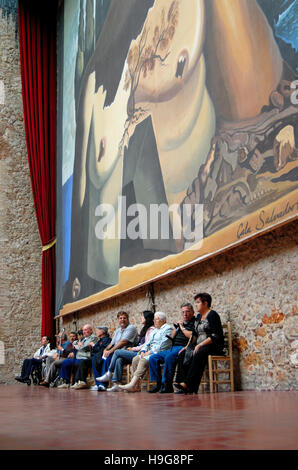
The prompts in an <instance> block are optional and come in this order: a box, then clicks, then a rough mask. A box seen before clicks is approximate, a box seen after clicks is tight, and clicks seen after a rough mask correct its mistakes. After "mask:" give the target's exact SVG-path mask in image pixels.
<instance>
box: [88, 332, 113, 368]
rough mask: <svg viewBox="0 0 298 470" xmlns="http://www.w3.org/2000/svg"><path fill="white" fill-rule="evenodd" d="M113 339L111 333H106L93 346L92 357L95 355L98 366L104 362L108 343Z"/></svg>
mask: <svg viewBox="0 0 298 470" xmlns="http://www.w3.org/2000/svg"><path fill="white" fill-rule="evenodd" d="M111 341H112V338H111V337H110V335H109V334H106V335H105V336H104V337H103V338H100V339H99V340H98V341H97V343H96V344H95V345H94V346H93V348H92V353H91V355H92V357H95V362H96V366H97V367H98V366H99V365H100V364H101V362H102V354H103V352H104V350H105V349H106V347H107V346H108V344H110V342H111Z"/></svg>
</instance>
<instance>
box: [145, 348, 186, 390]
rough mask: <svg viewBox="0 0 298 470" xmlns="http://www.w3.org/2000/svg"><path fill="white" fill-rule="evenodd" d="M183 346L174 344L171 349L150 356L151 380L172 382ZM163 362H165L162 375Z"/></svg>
mask: <svg viewBox="0 0 298 470" xmlns="http://www.w3.org/2000/svg"><path fill="white" fill-rule="evenodd" d="M182 348H183V346H172V347H171V349H166V350H165V351H160V352H159V353H157V354H152V356H150V357H149V373H150V380H151V381H152V382H157V383H163V384H164V383H170V384H171V383H172V382H173V379H174V374H175V367H176V362H177V359H178V353H179V351H180V350H181V349H182ZM161 364H164V368H163V374H162V376H161V367H160V366H161Z"/></svg>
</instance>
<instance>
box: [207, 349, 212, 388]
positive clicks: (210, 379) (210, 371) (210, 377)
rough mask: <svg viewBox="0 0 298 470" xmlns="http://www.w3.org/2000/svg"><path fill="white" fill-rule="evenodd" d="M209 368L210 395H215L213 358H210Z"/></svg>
mask: <svg viewBox="0 0 298 470" xmlns="http://www.w3.org/2000/svg"><path fill="white" fill-rule="evenodd" d="M208 368H209V387H210V393H213V371H212V358H211V356H208Z"/></svg>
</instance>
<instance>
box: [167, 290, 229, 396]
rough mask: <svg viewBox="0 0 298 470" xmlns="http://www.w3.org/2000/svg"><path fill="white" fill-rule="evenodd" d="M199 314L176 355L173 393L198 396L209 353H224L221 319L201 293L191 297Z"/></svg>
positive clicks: (208, 296)
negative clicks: (187, 340) (193, 329)
mask: <svg viewBox="0 0 298 470" xmlns="http://www.w3.org/2000/svg"><path fill="white" fill-rule="evenodd" d="M194 300H195V305H196V309H197V312H198V315H197V317H196V322H195V333H193V335H192V338H191V339H190V341H189V343H188V345H187V346H186V347H185V348H183V349H182V350H181V351H180V353H179V356H178V368H177V375H176V383H174V386H175V387H176V388H178V392H175V393H198V389H199V386H200V382H201V379H202V376H203V372H204V369H205V367H206V364H207V361H208V356H209V354H215V355H220V354H223V345H224V337H223V330H222V325H221V320H220V317H219V315H218V313H217V312H216V311H215V310H211V302H212V298H211V296H210V294H207V293H201V294H197V295H196V296H195V297H194Z"/></svg>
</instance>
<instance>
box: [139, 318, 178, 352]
mask: <svg viewBox="0 0 298 470" xmlns="http://www.w3.org/2000/svg"><path fill="white" fill-rule="evenodd" d="M172 331H173V327H172V326H171V325H168V323H165V324H164V325H162V327H161V328H155V329H154V331H153V332H152V335H151V336H150V339H149V341H148V342H147V343H145V344H144V346H143V347H142V349H141V351H140V352H147V351H150V353H151V354H156V353H158V352H159V351H164V350H165V349H170V347H171V346H172V341H171V340H170V339H169V338H167V337H166V335H168V336H171V335H172ZM145 359H149V355H148V356H145Z"/></svg>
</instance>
